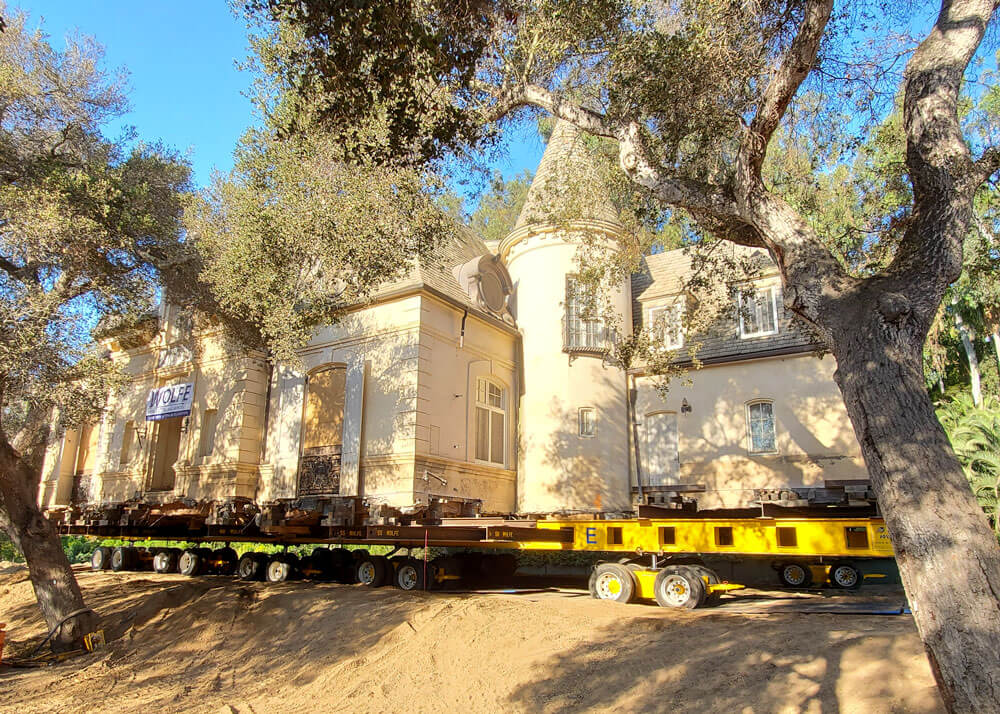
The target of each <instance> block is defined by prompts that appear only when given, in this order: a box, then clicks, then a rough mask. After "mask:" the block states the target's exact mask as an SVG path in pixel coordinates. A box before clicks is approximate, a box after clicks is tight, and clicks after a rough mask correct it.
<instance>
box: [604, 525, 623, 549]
mask: <svg viewBox="0 0 1000 714" xmlns="http://www.w3.org/2000/svg"><path fill="white" fill-rule="evenodd" d="M623 542H624V541H622V527H621V526H608V545H621V544H622V543H623Z"/></svg>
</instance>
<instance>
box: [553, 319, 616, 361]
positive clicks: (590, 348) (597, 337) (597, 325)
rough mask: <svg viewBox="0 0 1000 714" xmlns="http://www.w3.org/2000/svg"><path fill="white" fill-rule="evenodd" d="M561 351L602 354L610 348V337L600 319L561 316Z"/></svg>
mask: <svg viewBox="0 0 1000 714" xmlns="http://www.w3.org/2000/svg"><path fill="white" fill-rule="evenodd" d="M562 326H563V352H587V353H591V354H603V353H605V352H607V351H608V350H609V349H611V337H610V335H609V334H608V332H609V331H608V329H607V326H606V325H605V324H604V322H603V321H601V320H580V319H573V318H569V319H567V318H566V317H563V321H562Z"/></svg>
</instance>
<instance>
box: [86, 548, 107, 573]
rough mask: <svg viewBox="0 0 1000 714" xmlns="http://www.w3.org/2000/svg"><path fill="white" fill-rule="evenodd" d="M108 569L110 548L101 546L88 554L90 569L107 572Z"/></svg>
mask: <svg viewBox="0 0 1000 714" xmlns="http://www.w3.org/2000/svg"><path fill="white" fill-rule="evenodd" d="M110 567H111V548H108V547H106V546H103V545H101V546H98V547H96V548H94V552H93V553H91V554H90V569H91V570H107V569H108V568H110Z"/></svg>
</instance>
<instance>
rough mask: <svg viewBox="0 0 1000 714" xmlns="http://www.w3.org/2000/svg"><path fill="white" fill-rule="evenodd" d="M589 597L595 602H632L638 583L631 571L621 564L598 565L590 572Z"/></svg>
mask: <svg viewBox="0 0 1000 714" xmlns="http://www.w3.org/2000/svg"><path fill="white" fill-rule="evenodd" d="M588 588H589V589H590V596H591V597H593V598H595V599H597V600H611V601H613V602H633V601H634V600H635V596H636V592H637V591H638V589H639V583H637V582H636V579H635V576H634V575H633V574H632V571H631V570H629V568H628V567H627V566H625V565H622V564H621V563H598V564H597V565H596V566H594V569H593V570H591V571H590V581H589V583H588Z"/></svg>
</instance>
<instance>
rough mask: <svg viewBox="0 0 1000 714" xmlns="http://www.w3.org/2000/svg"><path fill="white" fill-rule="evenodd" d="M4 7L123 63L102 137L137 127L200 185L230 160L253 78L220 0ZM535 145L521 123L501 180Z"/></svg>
mask: <svg viewBox="0 0 1000 714" xmlns="http://www.w3.org/2000/svg"><path fill="white" fill-rule="evenodd" d="M11 5H12V6H14V7H19V8H21V9H23V10H25V11H26V12H27V13H28V14H29V16H30V25H31V26H32V27H36V26H38V24H39V22H41V27H42V29H43V30H44V31H45V32H47V33H48V34H49V36H50V42H51V43H52V44H53V45H54V46H55V47H57V48H59V49H62V47H63V42H64V38H65V36H66V35H67V33H72V32H75V31H77V30H78V31H80V32H81V33H83V34H85V35H91V36H93V37H95V38H96V39H97V40H98V42H100V43H101V44H102V45H103V46H104V48H105V59H106V68H108V69H112V68H118V67H124V68H126V69H127V70H128V73H129V86H130V88H131V91H130V92H129V98H130V101H131V105H132V111H131V112H130V113H129V114H128V115H127V116H125V117H124V118H123V120H122V121H121V122H120V123H119V124H118V125H113V126H111V127H109V132H108V133H109V134H111V135H115V134H116V133H117V132H118V131H119V130H120V128H121V127H122V126H134V127H135V128H136V131H137V133H138V138H140V139H142V140H146V141H152V140H157V139H159V140H161V141H163V142H164V143H166V144H167V145H169V146H173V147H174V148H176V149H179V150H180V151H182V152H187V153H188V156H189V158H190V160H191V163H192V166H193V167H194V179H195V182H196V183H197V184H198V185H199V186H204V185H205V184H206V183H208V181H209V179H210V178H211V174H212V170H213V168H217V169H220V170H223V171H225V170H227V169H229V168H230V167H231V166H232V152H233V148H234V147H235V145H236V141H237V139H238V138H239V136H240V134H242V133H243V130H244V129H246V127H248V126H250V125H251V124H252V123H254V122H255V121H256V117H255V116H254V113H253V108H252V106H251V104H250V101H249V100H248V99H247V98H246V97H245V96H243V93H245V92H246V91H247V89H248V88H249V85H250V77H249V75H248V74H246V73H245V72H241V71H239V70H238V69H237V68H236V63H237V62H239V61H242V60H243V59H244V58H245V57H246V55H247V40H246V33H245V28H244V25H243V22H242V20H240V19H239V18H237V17H235V16H234V15H233V14H232V13H231V12H230V10H229V6H228V4H227V3H226V2H225V0H201V1H200V2H197V1H194V0H44V2H43V1H41V0H34V1H33V2H31V1H26V2H19V3H18V2H12V3H11ZM542 148H543V147H542V144H541V142H540V140H539V139H538V136H537V133H536V132H535V131H534V128H533V127H525V129H524V130H523V131H520V132H516V133H515V134H514V135H512V138H511V140H510V142H509V146H508V152H507V156H505V157H501V158H499V159H497V160H495V161H494V162H493V166H494V167H495V168H496V169H498V170H500V171H501V172H502V173H503V174H504V175H505V177H507V178H509V177H510V176H512V175H513V174H516V173H518V172H520V171H521V170H522V169H525V168H527V169H530V170H532V171H533V170H534V169H535V167H536V166H537V164H538V160H539V159H540V158H541V152H542ZM454 178H456V179H457V178H459V177H454ZM456 187H457V186H456ZM462 192H464V191H462Z"/></svg>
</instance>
